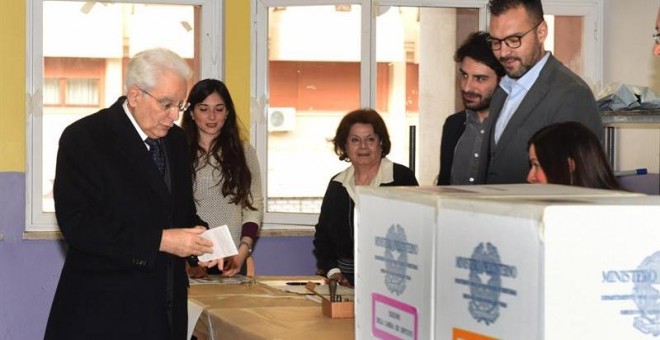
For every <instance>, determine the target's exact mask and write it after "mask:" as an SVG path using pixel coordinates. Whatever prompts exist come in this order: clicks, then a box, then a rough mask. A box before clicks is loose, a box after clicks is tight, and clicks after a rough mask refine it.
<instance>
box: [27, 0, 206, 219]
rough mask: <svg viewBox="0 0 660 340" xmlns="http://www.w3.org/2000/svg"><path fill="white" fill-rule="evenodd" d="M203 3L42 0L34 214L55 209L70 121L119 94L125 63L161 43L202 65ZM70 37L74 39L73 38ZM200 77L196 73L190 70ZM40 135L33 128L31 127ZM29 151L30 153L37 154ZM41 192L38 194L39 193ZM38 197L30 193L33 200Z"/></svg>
mask: <svg viewBox="0 0 660 340" xmlns="http://www.w3.org/2000/svg"><path fill="white" fill-rule="evenodd" d="M200 8H201V6H198V5H176V4H169V5H161V4H158V5H156V4H146V3H145V4H141V3H121V2H96V1H86V2H81V1H44V2H43V8H42V13H43V21H42V23H43V27H42V28H41V30H42V37H43V46H42V53H43V64H42V65H43V70H42V73H41V74H39V75H38V76H39V77H40V79H39V81H36V82H35V83H36V85H37V86H36V87H38V86H42V93H43V95H42V100H43V101H42V102H41V103H43V109H42V117H41V120H40V121H39V120H37V121H38V122H41V133H40V134H39V136H35V140H39V137H40V140H41V143H40V147H41V148H40V149H39V148H35V149H34V150H33V153H34V156H36V157H37V159H38V161H37V162H36V164H41V167H40V168H38V169H33V171H34V174H40V175H39V177H40V184H39V185H34V187H33V192H38V193H35V196H36V197H40V198H41V199H40V200H38V201H36V200H33V201H32V204H33V205H35V206H34V207H33V214H37V215H38V214H43V213H50V212H54V202H53V196H52V185H53V180H54V177H55V161H56V155H57V145H58V141H59V137H60V135H61V133H62V131H63V130H64V128H65V127H66V126H68V125H69V124H71V123H72V122H74V121H76V120H78V119H80V118H82V117H84V116H86V115H89V114H92V113H94V112H96V111H98V110H100V109H102V108H105V107H107V106H110V105H111V104H112V103H114V102H115V101H116V100H117V98H119V97H120V96H121V95H122V94H123V91H124V88H123V87H124V76H125V68H126V65H127V63H128V60H130V58H131V57H132V56H133V55H134V54H136V53H137V52H140V51H142V50H145V49H148V48H153V47H166V48H169V49H171V50H173V51H175V52H176V53H178V54H179V55H180V56H181V57H183V58H184V59H185V60H186V61H188V63H189V64H190V65H191V67H192V66H193V65H199V54H200V53H199V51H198V48H199V47H198V46H199V39H198V37H197V35H198V34H197V33H196V32H197V31H198V27H199V26H198V23H196V21H195V18H197V17H199V11H200ZM72 37H75V39H72ZM193 70H194V77H193V79H192V80H191V83H190V84H189V85H192V83H194V82H195V81H197V80H198V79H199V70H198V69H195V68H193ZM34 133H38V130H36V131H33V134H34ZM34 156H33V157H34ZM37 195H38V196H37ZM36 197H35V198H36Z"/></svg>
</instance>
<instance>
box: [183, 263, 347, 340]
mask: <svg viewBox="0 0 660 340" xmlns="http://www.w3.org/2000/svg"><path fill="white" fill-rule="evenodd" d="M318 279H319V277H318V276H316V277H313V276H293V277H292V276H289V277H274V276H271V277H269V276H257V277H256V278H255V283H252V284H240V285H191V287H190V291H189V293H188V298H189V299H190V300H191V301H193V302H195V303H197V304H200V305H203V306H204V310H203V311H202V314H201V316H200V318H199V320H198V321H197V324H196V325H195V330H194V332H193V334H194V335H195V336H196V337H197V338H198V339H199V340H206V339H242V340H243V339H245V340H249V339H314V340H323V339H332V340H337V339H353V338H355V319H331V318H328V317H325V316H323V314H321V304H320V303H318V302H315V301H312V300H310V299H308V298H307V297H305V295H299V294H295V293H288V292H284V291H281V290H278V289H276V288H273V287H271V286H268V285H266V284H264V283H263V282H266V281H269V280H290V281H307V280H318Z"/></svg>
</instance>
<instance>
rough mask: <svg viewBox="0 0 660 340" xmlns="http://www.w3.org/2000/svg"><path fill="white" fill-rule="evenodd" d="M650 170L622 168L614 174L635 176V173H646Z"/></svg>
mask: <svg viewBox="0 0 660 340" xmlns="http://www.w3.org/2000/svg"><path fill="white" fill-rule="evenodd" d="M647 173H648V171H647V170H646V168H641V169H635V170H620V171H615V172H614V176H634V175H646V174H647Z"/></svg>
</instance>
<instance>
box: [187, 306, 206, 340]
mask: <svg viewBox="0 0 660 340" xmlns="http://www.w3.org/2000/svg"><path fill="white" fill-rule="evenodd" d="M203 310H204V306H202V305H200V304H198V303H196V302H195V301H192V300H190V299H188V337H187V338H186V339H190V338H191V337H192V334H193V331H194V330H195V325H196V324H197V319H199V316H200V315H201V314H202V311H203Z"/></svg>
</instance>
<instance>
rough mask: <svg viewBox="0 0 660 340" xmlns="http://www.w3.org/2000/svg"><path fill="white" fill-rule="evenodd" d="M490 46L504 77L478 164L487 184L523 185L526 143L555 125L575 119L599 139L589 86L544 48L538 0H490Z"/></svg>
mask: <svg viewBox="0 0 660 340" xmlns="http://www.w3.org/2000/svg"><path fill="white" fill-rule="evenodd" d="M489 7H490V11H491V20H490V42H491V48H492V49H493V52H494V54H495V56H496V57H497V58H498V60H499V61H500V62H501V63H502V66H504V69H505V71H506V74H507V75H506V76H505V77H504V78H502V80H501V81H500V86H499V88H498V89H497V91H496V92H495V94H494V95H493V99H492V101H491V107H490V114H491V119H492V122H493V126H492V129H491V131H490V132H491V136H490V138H489V141H490V142H489V143H484V144H485V146H484V148H483V149H482V153H483V154H484V155H486V154H488V156H489V157H482V164H481V166H480V169H481V171H482V172H483V174H484V176H485V179H486V182H487V183H525V182H526V176H527V172H528V171H529V161H528V155H527V142H528V140H529V138H530V137H531V136H532V135H533V134H534V133H535V132H536V131H538V130H539V129H541V128H542V127H544V126H547V125H550V124H552V123H555V122H561V121H577V122H580V123H582V124H584V125H586V126H587V127H588V128H589V129H591V130H592V131H593V132H594V133H595V134H596V136H598V137H599V138H600V139H601V140H602V138H603V124H602V120H601V117H600V113H599V112H598V107H597V105H596V101H595V99H594V96H593V93H592V92H591V90H590V89H589V86H587V84H586V83H585V82H584V81H583V80H582V79H580V77H578V76H577V75H576V74H575V73H573V72H572V71H571V70H569V69H568V68H566V67H565V66H564V65H562V64H561V63H560V62H559V61H558V60H557V59H555V58H554V57H553V56H552V54H551V53H550V52H547V51H545V50H544V48H543V42H544V41H545V39H546V37H547V35H548V25H547V24H546V22H545V21H544V20H543V7H542V5H541V1H540V0H490V3H489Z"/></svg>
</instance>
